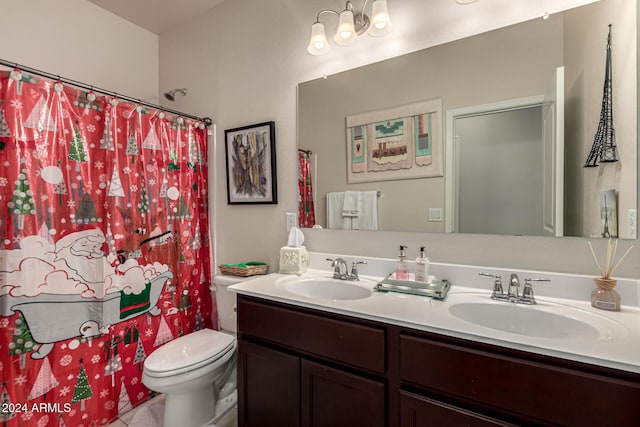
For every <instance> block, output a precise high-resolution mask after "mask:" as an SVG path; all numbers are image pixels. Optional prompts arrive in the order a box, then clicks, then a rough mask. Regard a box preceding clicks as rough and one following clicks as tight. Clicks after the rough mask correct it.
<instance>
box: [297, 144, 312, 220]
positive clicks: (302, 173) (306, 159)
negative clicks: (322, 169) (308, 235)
mask: <svg viewBox="0 0 640 427" xmlns="http://www.w3.org/2000/svg"><path fill="white" fill-rule="evenodd" d="M315 212H316V211H315V208H314V207H313V185H312V183H311V153H309V152H306V151H301V150H299V151H298V227H306V228H311V227H313V226H314V225H315V224H316V214H315Z"/></svg>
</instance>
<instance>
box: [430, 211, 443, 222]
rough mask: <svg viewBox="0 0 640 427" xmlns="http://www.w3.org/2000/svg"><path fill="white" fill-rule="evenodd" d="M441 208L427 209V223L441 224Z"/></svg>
mask: <svg viewBox="0 0 640 427" xmlns="http://www.w3.org/2000/svg"><path fill="white" fill-rule="evenodd" d="M442 221H443V218H442V208H429V222H442Z"/></svg>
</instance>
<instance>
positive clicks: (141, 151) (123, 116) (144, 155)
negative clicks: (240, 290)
mask: <svg viewBox="0 0 640 427" xmlns="http://www.w3.org/2000/svg"><path fill="white" fill-rule="evenodd" d="M206 132H207V131H206V129H205V128H204V125H202V124H200V123H198V122H195V121H192V120H188V119H184V118H181V117H172V116H169V115H168V114H165V113H163V112H161V111H156V110H154V109H150V108H148V107H145V106H142V105H136V104H134V103H131V102H126V101H123V100H118V99H117V98H114V97H109V96H98V95H97V94H95V93H93V92H92V91H83V90H80V89H77V88H75V87H72V86H69V85H66V84H62V83H61V82H55V81H50V80H47V79H43V78H39V77H35V76H33V75H29V74H27V73H26V72H22V71H20V70H13V71H11V72H0V373H1V382H0V402H1V404H2V411H1V412H0V422H1V423H2V424H1V425H2V426H10V427H11V426H21V427H22V426H37V427H44V426H56V427H59V426H74V427H82V426H95V425H103V424H106V423H108V422H109V421H111V420H113V419H114V418H115V417H116V416H118V415H119V414H122V413H123V412H126V411H128V410H129V409H131V408H132V407H134V406H136V405H137V404H139V403H141V402H144V401H146V400H147V399H149V398H150V397H151V396H152V393H151V392H150V391H149V390H148V389H147V388H145V386H144V385H143V384H142V382H141V373H142V367H143V362H144V360H145V358H146V357H147V356H148V355H149V354H150V353H151V352H152V351H153V350H154V349H156V348H157V347H158V346H160V345H162V344H163V343H166V342H167V341H170V340H172V339H174V338H176V337H178V336H180V335H183V334H187V333H189V332H192V331H194V330H197V329H202V328H204V327H209V328H214V329H217V313H216V312H215V304H212V299H211V295H210V290H209V285H210V279H211V277H210V265H209V259H210V258H209V255H210V254H209V251H210V247H209V241H208V240H209V239H208V235H209V232H208V214H207V212H208V206H207V149H206V148H207V142H206V138H207V137H206ZM212 319H213V320H212Z"/></svg>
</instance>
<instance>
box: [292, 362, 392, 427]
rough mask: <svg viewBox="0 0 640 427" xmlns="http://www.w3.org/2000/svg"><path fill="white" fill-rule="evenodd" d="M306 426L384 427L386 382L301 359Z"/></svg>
mask: <svg viewBox="0 0 640 427" xmlns="http://www.w3.org/2000/svg"><path fill="white" fill-rule="evenodd" d="M301 376H302V377H301V382H302V383H301V386H302V390H301V399H302V426H303V427H354V426H357V427H378V426H379V427H382V426H384V425H385V388H384V384H383V383H381V382H378V381H374V380H371V379H368V378H363V377H360V376H357V375H353V374H350V373H348V372H344V371H341V370H338V369H333V368H330V367H328V366H324V365H321V364H318V363H314V362H311V361H308V360H304V359H303V360H302V361H301Z"/></svg>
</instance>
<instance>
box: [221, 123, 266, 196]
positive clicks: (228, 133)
mask: <svg viewBox="0 0 640 427" xmlns="http://www.w3.org/2000/svg"><path fill="white" fill-rule="evenodd" d="M224 136H225V153H226V155H225V159H226V165H227V204H229V205H240V204H277V203H278V192H277V185H276V184H277V182H276V134H275V122H265V123H258V124H255V125H249V126H243V127H239V128H235V129H227V130H225V131H224Z"/></svg>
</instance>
